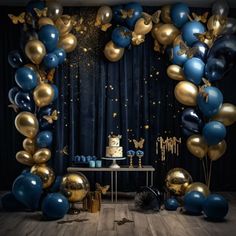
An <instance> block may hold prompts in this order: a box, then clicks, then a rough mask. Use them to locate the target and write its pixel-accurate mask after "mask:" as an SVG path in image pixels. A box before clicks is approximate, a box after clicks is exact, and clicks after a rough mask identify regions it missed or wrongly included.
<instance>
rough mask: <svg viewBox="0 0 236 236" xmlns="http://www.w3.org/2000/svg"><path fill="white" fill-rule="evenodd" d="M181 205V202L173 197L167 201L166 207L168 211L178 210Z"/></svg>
mask: <svg viewBox="0 0 236 236" xmlns="http://www.w3.org/2000/svg"><path fill="white" fill-rule="evenodd" d="M179 206H180V204H179V202H178V201H177V200H176V199H175V198H173V197H172V198H168V199H167V200H166V201H165V209H166V210H168V211H176V210H177V208H178V207H179Z"/></svg>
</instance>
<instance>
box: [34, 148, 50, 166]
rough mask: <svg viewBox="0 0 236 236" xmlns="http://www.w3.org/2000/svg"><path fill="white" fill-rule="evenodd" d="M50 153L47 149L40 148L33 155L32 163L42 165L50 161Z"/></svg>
mask: <svg viewBox="0 0 236 236" xmlns="http://www.w3.org/2000/svg"><path fill="white" fill-rule="evenodd" d="M50 158H51V151H50V150H49V149H48V148H41V149H39V150H38V151H37V152H35V154H34V155H33V159H34V162H35V163H36V164H43V163H45V162H47V161H48V160H50Z"/></svg>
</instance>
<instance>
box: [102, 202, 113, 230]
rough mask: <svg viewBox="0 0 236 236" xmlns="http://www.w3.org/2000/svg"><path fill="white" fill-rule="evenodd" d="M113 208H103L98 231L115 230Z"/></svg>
mask: <svg viewBox="0 0 236 236" xmlns="http://www.w3.org/2000/svg"><path fill="white" fill-rule="evenodd" d="M114 220H115V208H114V207H109V205H108V206H106V205H105V206H103V207H102V209H101V212H100V217H99V222H98V231H114V230H115V223H114Z"/></svg>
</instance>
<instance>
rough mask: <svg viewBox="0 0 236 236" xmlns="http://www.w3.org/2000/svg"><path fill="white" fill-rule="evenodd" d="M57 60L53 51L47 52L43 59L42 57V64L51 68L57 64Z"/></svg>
mask: <svg viewBox="0 0 236 236" xmlns="http://www.w3.org/2000/svg"><path fill="white" fill-rule="evenodd" d="M58 63H59V60H58V58H57V56H56V54H54V53H48V54H47V55H46V56H45V57H44V59H43V64H44V65H45V66H46V67H47V68H48V69H52V68H55V67H57V66H58Z"/></svg>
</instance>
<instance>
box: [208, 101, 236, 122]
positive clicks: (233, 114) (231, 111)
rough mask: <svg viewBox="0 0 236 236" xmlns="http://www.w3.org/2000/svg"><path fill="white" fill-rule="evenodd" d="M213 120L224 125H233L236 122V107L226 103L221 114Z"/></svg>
mask: <svg viewBox="0 0 236 236" xmlns="http://www.w3.org/2000/svg"><path fill="white" fill-rule="evenodd" d="M212 120H217V121H220V122H221V123H223V124H224V125H226V126H228V125H232V124H233V123H234V122H235V121H236V106H235V105H233V104H231V103H224V104H223V105H222V107H221V108H220V110H219V112H218V113H217V114H216V115H215V116H213V117H212Z"/></svg>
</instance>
